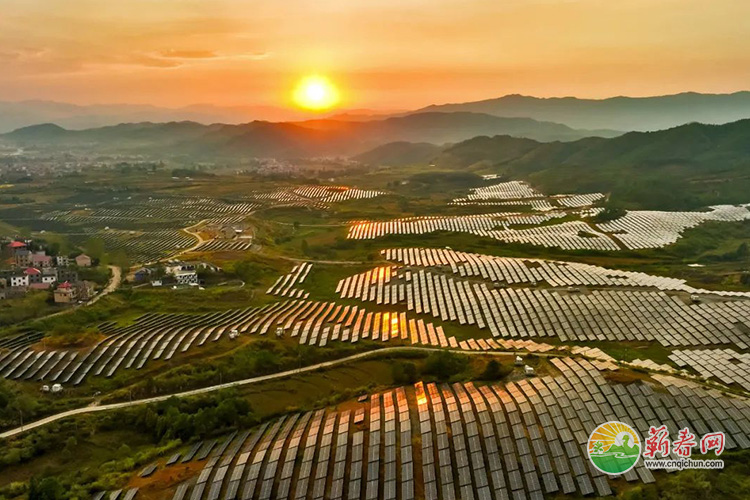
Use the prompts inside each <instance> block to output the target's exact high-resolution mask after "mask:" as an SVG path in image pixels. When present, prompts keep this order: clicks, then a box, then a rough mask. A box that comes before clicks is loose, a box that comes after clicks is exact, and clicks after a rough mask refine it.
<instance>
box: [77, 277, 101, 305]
mask: <svg viewBox="0 0 750 500" xmlns="http://www.w3.org/2000/svg"><path fill="white" fill-rule="evenodd" d="M73 286H74V287H75V288H76V295H77V296H78V300H91V299H92V298H93V297H94V295H95V291H96V283H94V282H93V281H86V280H84V281H76V282H75V283H73Z"/></svg>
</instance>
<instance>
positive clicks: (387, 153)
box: [352, 141, 443, 167]
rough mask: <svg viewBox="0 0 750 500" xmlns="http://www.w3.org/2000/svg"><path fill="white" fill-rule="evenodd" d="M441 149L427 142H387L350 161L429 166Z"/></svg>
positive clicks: (397, 165) (396, 165)
mask: <svg viewBox="0 0 750 500" xmlns="http://www.w3.org/2000/svg"><path fill="white" fill-rule="evenodd" d="M442 150H443V148H442V147H441V146H436V145H435V144H429V143H427V142H404V141H399V142H389V143H387V144H383V145H381V146H378V147H376V148H373V149H371V150H369V151H365V152H364V153H362V154H359V155H357V156H354V157H353V158H352V159H353V160H356V161H359V162H361V163H366V164H370V165H390V166H394V167H400V166H404V165H419V164H423V165H424V164H429V163H430V161H431V160H432V159H433V158H435V157H436V156H437V155H438V154H439V153H440V152H441V151H442Z"/></svg>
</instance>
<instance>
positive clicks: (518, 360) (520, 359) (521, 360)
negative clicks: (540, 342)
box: [516, 356, 523, 366]
mask: <svg viewBox="0 0 750 500" xmlns="http://www.w3.org/2000/svg"><path fill="white" fill-rule="evenodd" d="M522 364H523V358H522V357H521V356H516V366H521V365H522Z"/></svg>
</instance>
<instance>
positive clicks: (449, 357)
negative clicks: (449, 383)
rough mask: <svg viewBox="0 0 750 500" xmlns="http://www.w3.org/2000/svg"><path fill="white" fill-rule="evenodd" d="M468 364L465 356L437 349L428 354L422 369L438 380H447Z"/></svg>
mask: <svg viewBox="0 0 750 500" xmlns="http://www.w3.org/2000/svg"><path fill="white" fill-rule="evenodd" d="M468 364H469V359H468V358H467V357H466V356H460V355H458V354H453V353H451V352H448V351H439V352H435V353H432V354H430V356H429V357H428V358H427V361H426V362H425V369H424V371H425V373H428V374H430V375H433V376H435V377H437V378H438V379H439V380H447V379H449V378H451V377H453V376H454V375H458V374H459V373H461V372H462V371H464V370H465V369H466V367H467V366H468Z"/></svg>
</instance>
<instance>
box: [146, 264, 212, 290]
mask: <svg viewBox="0 0 750 500" xmlns="http://www.w3.org/2000/svg"><path fill="white" fill-rule="evenodd" d="M202 269H205V270H208V271H212V272H221V268H220V267H218V266H215V265H213V264H209V263H208V262H183V261H180V260H170V261H167V262H166V263H164V264H163V265H162V266H159V267H142V268H140V269H138V270H136V271H135V273H133V278H134V279H135V281H136V282H139V283H146V282H150V283H151V286H155V287H160V286H198V285H199V284H200V280H199V279H198V271H199V270H202Z"/></svg>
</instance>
